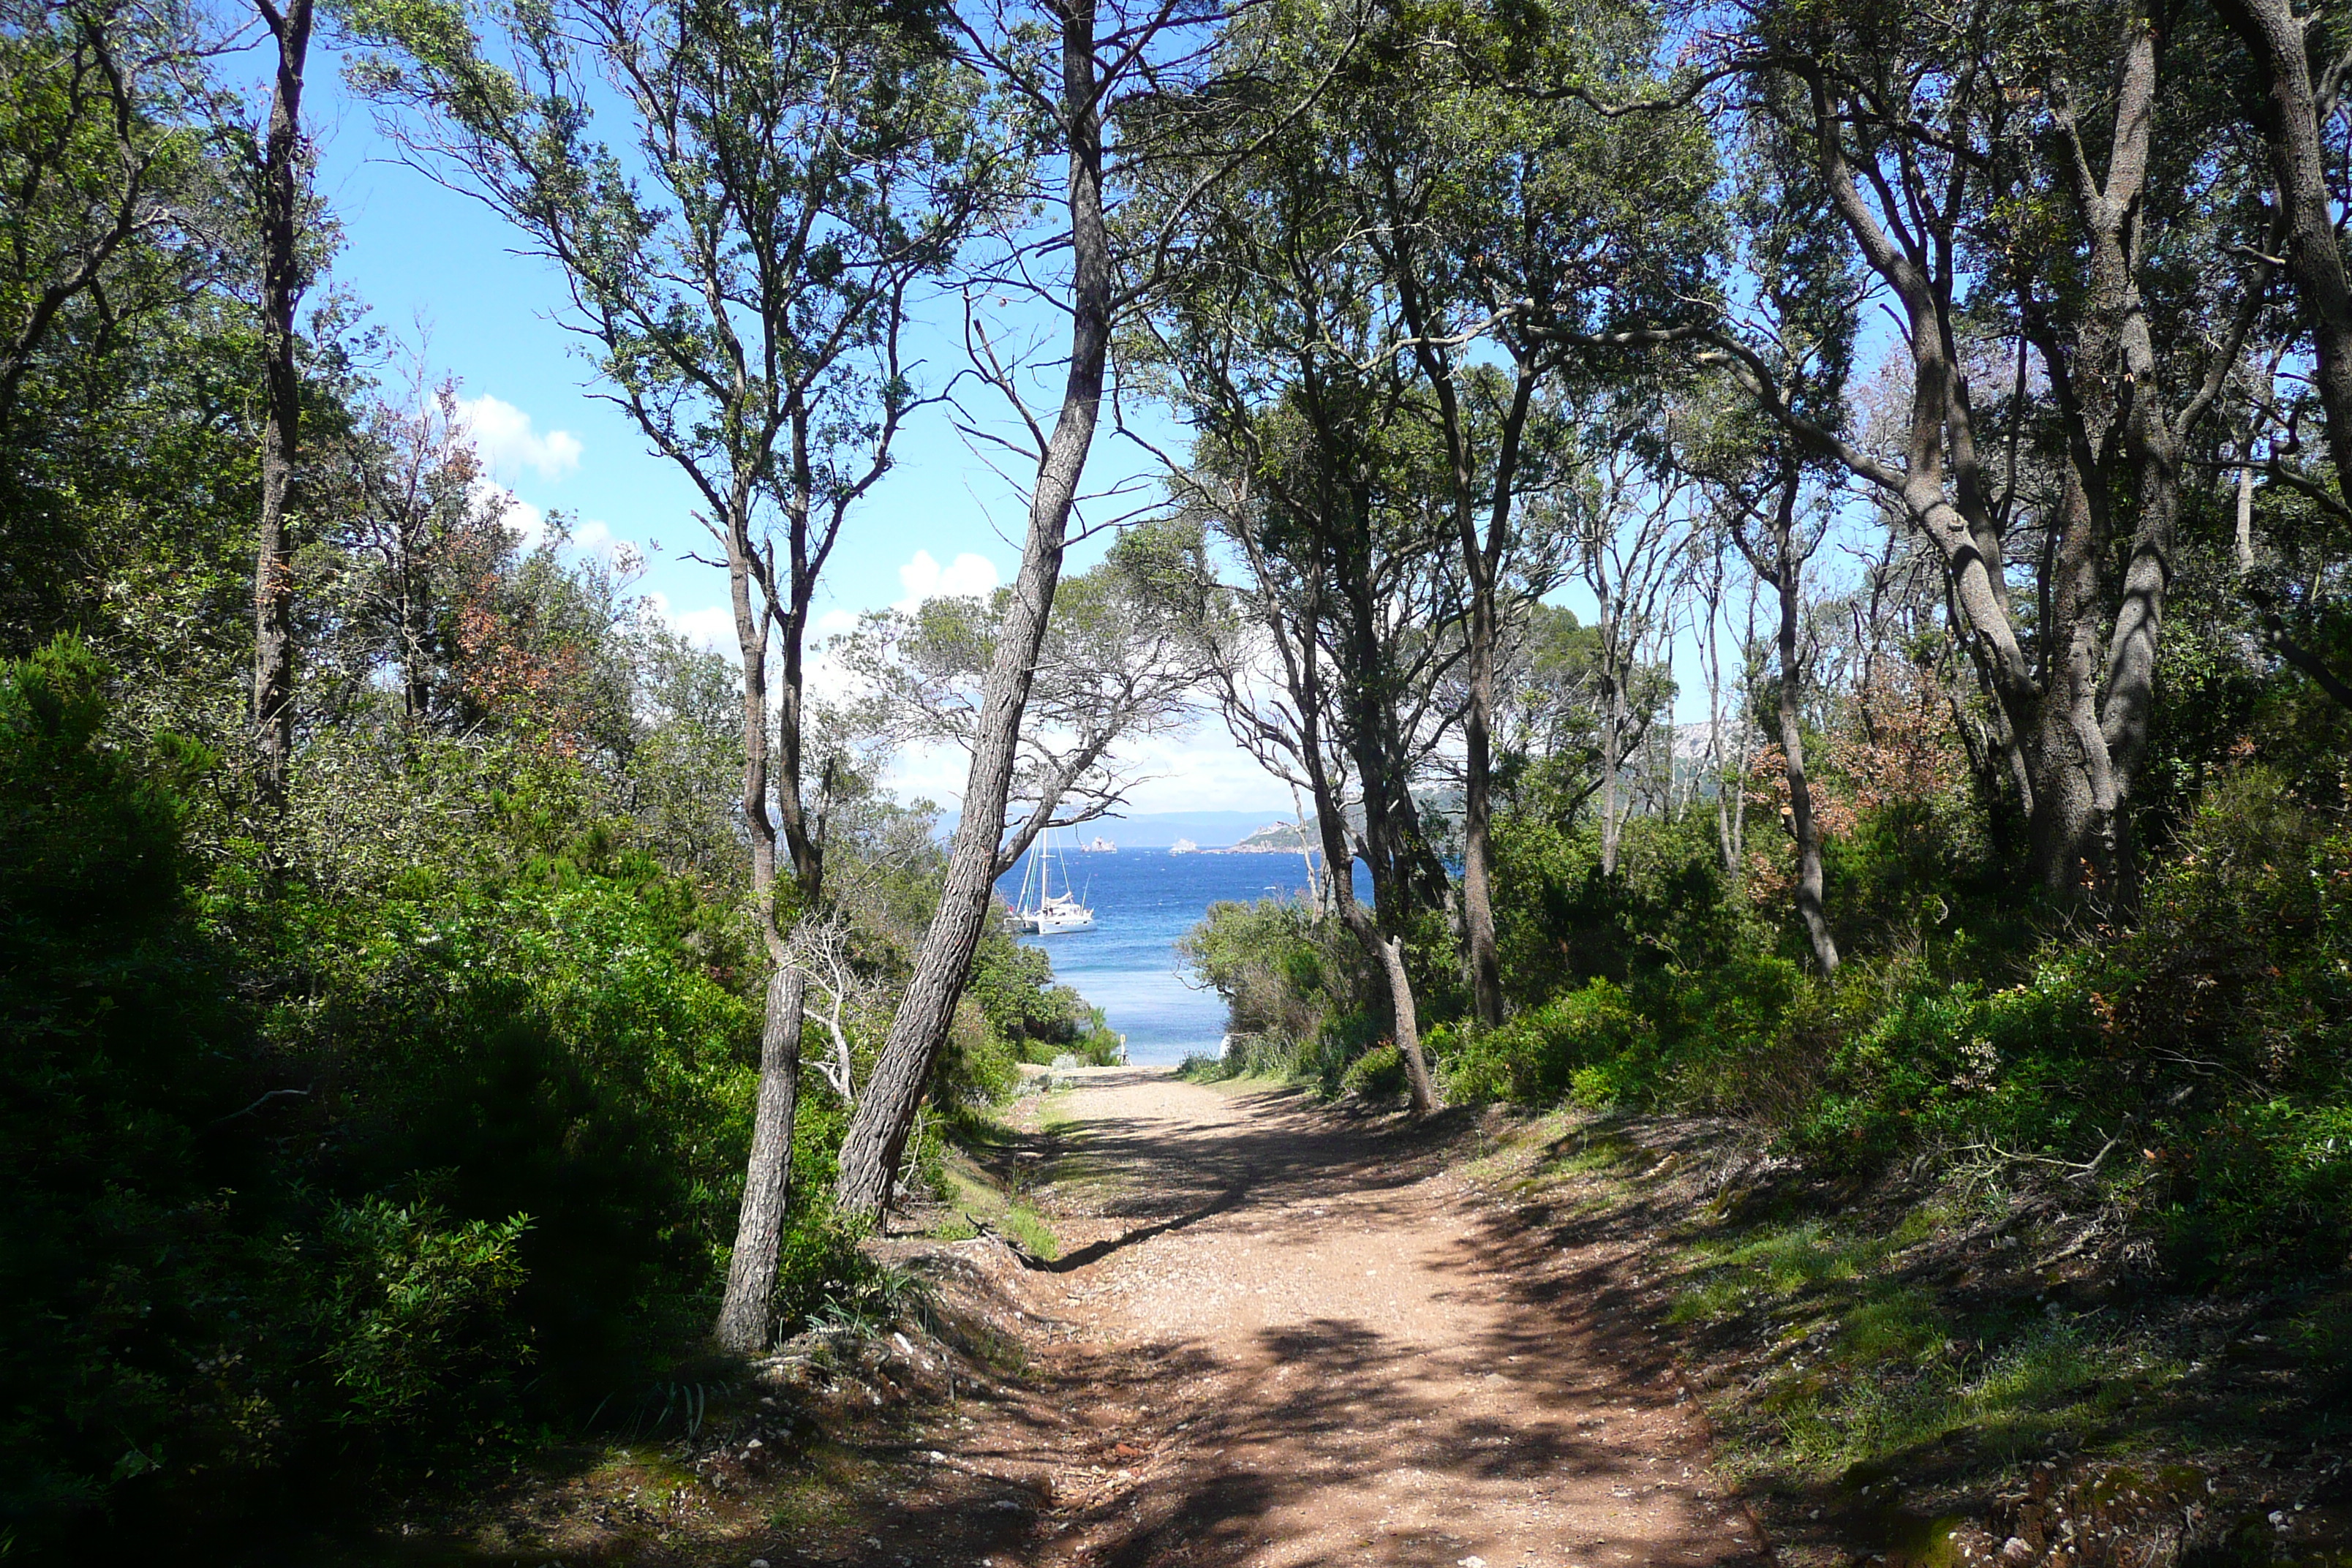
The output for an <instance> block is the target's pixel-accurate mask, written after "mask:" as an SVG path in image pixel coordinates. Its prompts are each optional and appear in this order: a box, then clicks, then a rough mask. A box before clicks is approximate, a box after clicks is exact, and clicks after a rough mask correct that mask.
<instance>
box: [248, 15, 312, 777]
mask: <svg viewBox="0 0 2352 1568" xmlns="http://www.w3.org/2000/svg"><path fill="white" fill-rule="evenodd" d="M257 4H258V5H259V8H260V11H261V16H262V19H263V20H264V21H265V22H267V23H268V26H269V31H270V34H271V37H273V38H274V39H275V40H276V43H277V46H278V74H277V79H276V81H275V84H274V85H273V86H272V88H271V89H270V94H269V126H268V132H267V136H266V140H265V141H264V142H263V144H262V168H261V245H262V263H261V342H262V354H263V359H264V362H265V365H264V372H263V374H264V379H265V386H266V395H267V414H266V416H265V423H264V425H263V428H262V437H261V520H260V525H259V527H258V528H257V531H256V536H257V537H256V548H255V552H254V563H253V714H252V722H253V737H254V747H255V752H256V760H257V762H258V763H259V769H260V784H261V795H262V799H263V801H264V803H265V804H266V805H268V807H269V808H270V810H272V811H273V812H279V811H283V810H284V809H285V807H286V771H287V767H288V764H289V760H290V758H291V757H292V755H293V751H294V577H293V565H292V562H291V560H290V556H291V553H292V552H291V551H290V550H289V546H288V543H287V530H286V497H287V491H288V489H289V488H290V487H291V485H292V484H293V479H294V462H295V451H296V443H297V440H298V438H299V435H300V426H301V417H302V382H301V377H300V375H299V373H298V372H297V370H296V368H295V364H294V310H295V307H296V306H297V305H298V304H299V303H300V301H301V298H302V286H303V277H302V250H301V223H302V188H303V182H302V162H303V159H302V72H303V68H304V67H305V65H306V64H307V62H308V60H309V58H310V5H311V0H288V3H287V5H286V8H285V9H284V10H283V11H282V12H281V11H280V10H278V7H277V6H275V5H271V4H270V0H257Z"/></svg>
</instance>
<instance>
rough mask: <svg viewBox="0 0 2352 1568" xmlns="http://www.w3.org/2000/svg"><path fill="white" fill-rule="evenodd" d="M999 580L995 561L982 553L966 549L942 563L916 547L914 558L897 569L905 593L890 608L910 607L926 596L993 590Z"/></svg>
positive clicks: (902, 608) (926, 551)
mask: <svg viewBox="0 0 2352 1568" xmlns="http://www.w3.org/2000/svg"><path fill="white" fill-rule="evenodd" d="M1002 581H1003V579H1002V578H1000V577H999V576H998V575H997V574H996V563H995V562H993V561H991V560H990V559H989V558H988V557H987V556H985V555H975V554H973V553H972V552H970V551H968V550H967V551H965V552H963V553H962V554H961V555H958V556H957V557H956V558H955V559H954V560H953V561H950V563H947V564H946V565H945V566H942V565H940V563H938V562H937V561H934V560H933V559H931V552H929V551H928V550H918V551H916V552H915V558H914V559H913V560H911V561H909V562H908V563H906V564H905V565H904V566H901V567H899V568H898V585H899V586H900V587H901V588H904V589H905V590H906V591H907V596H906V597H905V598H903V599H901V600H899V601H898V603H897V604H896V605H892V606H891V608H892V609H896V610H912V609H914V608H915V607H916V606H918V605H920V604H921V603H922V602H923V601H924V600H926V599H944V598H950V597H955V598H961V597H966V596H975V595H989V594H992V593H994V592H995V591H996V585H997V584H999V583H1000V582H1002Z"/></svg>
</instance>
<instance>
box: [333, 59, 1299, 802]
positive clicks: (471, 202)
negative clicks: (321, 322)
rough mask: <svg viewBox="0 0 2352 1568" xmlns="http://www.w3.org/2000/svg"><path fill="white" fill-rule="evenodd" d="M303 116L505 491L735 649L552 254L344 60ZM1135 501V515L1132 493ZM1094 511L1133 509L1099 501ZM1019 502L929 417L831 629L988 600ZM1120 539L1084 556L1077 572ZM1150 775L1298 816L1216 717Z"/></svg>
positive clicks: (387, 283) (903, 765) (1127, 452)
mask: <svg viewBox="0 0 2352 1568" xmlns="http://www.w3.org/2000/svg"><path fill="white" fill-rule="evenodd" d="M311 81H312V87H311V90H310V100H309V105H310V108H311V110H312V111H313V121H312V123H313V132H314V134H315V136H316V137H317V139H318V142H319V148H320V165H319V172H318V187H319V190H320V194H321V195H322V196H323V197H324V198H325V200H326V201H327V202H328V203H329V204H330V205H331V207H332V208H333V210H334V213H335V216H336V217H337V219H338V221H339V222H340V223H341V227H342V234H343V248H342V250H341V254H340V255H339V256H337V258H335V261H334V265H333V280H334V281H335V282H336V283H338V284H341V285H342V286H343V287H345V288H348V289H351V290H352V291H353V292H354V293H356V294H357V296H358V297H359V298H360V299H361V300H362V301H364V302H365V304H366V305H367V307H368V309H369V312H370V320H371V321H373V323H374V324H376V325H377V326H379V327H381V328H383V329H384V330H386V331H391V332H393V333H394V334H396V335H397V336H399V337H400V338H401V339H402V340H403V341H404V342H407V343H409V344H410V345H411V346H412V347H413V346H415V345H416V344H418V343H420V342H421V343H422V345H423V348H424V353H425V365H426V369H427V374H429V375H432V376H433V377H435V378H436V379H437V378H438V377H439V376H442V375H445V374H446V375H453V376H455V377H457V379H458V380H459V382H461V383H462V390H461V395H462V396H463V397H465V398H466V399H467V401H468V404H469V405H470V411H471V413H472V414H473V416H474V427H475V435H476V438H477V441H478V444H479V445H480V447H482V449H483V455H484V456H485V458H488V460H489V461H490V462H491V464H492V467H493V471H494V473H495V475H496V478H497V479H498V480H499V482H500V483H501V484H503V485H505V486H507V487H508V488H509V489H511V490H512V491H513V492H514V495H515V496H516V498H517V500H519V501H520V503H522V505H523V506H524V507H527V508H529V509H530V511H529V512H524V513H519V514H518V515H519V516H521V517H523V518H526V519H528V518H529V517H530V516H531V515H533V514H539V515H543V514H545V513H547V512H550V511H556V510H561V511H562V512H563V513H565V514H566V515H567V516H568V517H569V518H570V519H571V521H572V529H573V532H574V537H575V539H576V540H578V541H579V542H580V544H581V545H582V546H583V547H584V548H591V549H610V548H612V546H613V544H614V542H628V543H629V544H631V545H633V546H635V548H636V550H637V551H638V552H640V553H641V554H642V556H643V557H644V559H645V561H646V571H645V574H644V575H643V577H642V578H641V579H640V580H639V584H638V588H639V591H640V592H643V593H645V594H646V595H653V596H656V603H657V604H658V605H659V606H660V607H661V609H662V611H663V613H664V614H665V615H666V616H667V617H668V618H669V620H670V621H671V622H672V624H674V625H676V626H678V627H679V628H680V629H681V630H682V631H685V632H686V633H687V634H688V635H689V636H692V637H696V638H697V639H698V640H699V641H702V642H704V643H706V644H707V645H708V646H711V647H718V648H719V649H721V650H722V651H730V652H731V649H732V647H733V636H734V634H733V630H732V622H731V620H730V618H729V616H728V614H727V612H726V609H725V605H726V579H725V577H724V575H723V574H721V573H720V572H719V571H718V570H716V569H715V568H713V567H710V566H707V565H704V564H701V563H697V562H694V561H691V560H688V559H687V555H688V552H694V553H698V554H703V555H706V556H708V555H709V554H710V553H712V550H711V542H710V540H709V536H708V535H707V534H706V533H704V532H703V531H702V529H701V528H700V526H699V525H698V523H696V522H695V521H694V519H693V510H694V507H695V501H696V499H697V498H696V497H695V496H694V494H693V492H692V490H691V489H690V488H689V487H688V484H687V482H686V480H685V479H684V478H683V477H682V476H681V475H679V474H678V472H677V470H676V468H673V467H672V466H671V465H670V464H669V463H668V462H667V460H666V459H664V458H657V457H656V456H654V455H652V454H651V453H650V452H648V451H647V449H646V443H645V440H644V437H642V436H640V435H639V434H638V433H637V431H636V429H635V426H634V425H632V424H631V423H630V421H629V419H628V418H627V416H625V415H624V414H622V413H621V412H620V411H619V410H617V409H615V408H614V407H613V406H612V405H609V404H606V403H604V402H602V401H600V400H598V399H597V398H596V397H595V396H594V395H593V381H594V378H593V371H592V369H591V366H590V365H589V363H588V362H587V361H586V360H584V359H583V357H582V355H581V353H580V352H579V341H578V340H577V339H576V338H575V337H573V335H572V334H571V333H569V332H567V331H564V330H563V329H562V326H561V325H559V324H558V321H557V316H558V312H559V311H560V310H561V309H562V305H563V302H564V300H563V293H562V281H561V277H560V275H559V273H558V272H557V270H556V269H555V268H554V267H553V266H552V265H551V263H549V262H546V261H544V260H542V259H540V258H535V257H531V256H527V255H520V254H517V236H516V234H515V232H514V231H513V230H512V229H511V228H509V226H508V225H507V224H506V222H505V221H504V220H503V219H502V218H500V217H499V216H498V215H497V214H496V213H494V212H492V211H491V210H490V209H489V208H488V207H487V206H485V205H482V204H481V203H480V202H478V201H476V200H475V199H473V198H472V197H470V196H467V195H461V194H459V193H457V192H455V191H451V190H448V189H446V187H444V186H442V185H440V184H436V183H435V182H434V181H433V180H431V179H429V178H428V177H426V176H425V174H420V173H418V172H417V171H416V170H415V169H412V168H410V167H408V166H406V165H405V164H404V163H401V162H400V161H399V159H398V155H397V153H396V150H395V149H394V148H392V147H391V146H390V145H389V144H388V143H386V142H383V140H382V139H380V138H379V137H378V135H377V134H376V132H375V128H374V122H373V117H372V111H371V110H369V108H368V107H367V106H366V105H365V104H363V103H361V102H358V101H356V100H353V99H352V98H351V97H350V96H349V95H348V94H347V93H345V92H344V90H343V89H342V84H341V79H340V61H337V60H335V59H334V58H333V57H332V56H331V55H329V56H327V57H325V58H322V59H320V60H319V61H317V62H316V63H315V64H314V66H313V69H312V73H311ZM952 309H953V306H952V303H951V302H942V303H941V307H940V310H938V311H936V312H935V314H934V319H933V320H932V321H931V322H929V324H928V325H927V327H926V328H925V330H924V331H921V332H920V333H919V339H918V342H917V344H916V346H915V353H916V354H917V356H918V357H919V358H921V359H922V360H923V361H924V362H925V364H924V367H923V369H922V371H921V372H920V373H919V375H920V377H921V379H922V380H923V381H924V382H925V384H927V385H929V386H931V387H937V386H938V385H940V384H942V383H943V382H944V381H945V380H946V379H947V378H948V377H949V376H950V375H951V374H953V373H954V371H955V370H956V368H957V367H958V366H959V365H961V363H963V361H962V349H961V342H960V340H959V336H958V334H957V333H956V332H955V331H952V330H942V329H952V327H953V324H954V321H955V318H954V317H953V316H952V315H951V314H950V311H951V310H952ZM1149 471H1150V459H1149V458H1146V457H1145V456H1144V454H1142V453H1141V452H1140V451H1139V449H1138V448H1136V447H1132V446H1131V445H1128V444H1125V443H1121V442H1119V441H1118V440H1117V439H1116V438H1115V437H1110V436H1109V435H1108V432H1106V434H1105V436H1104V437H1101V438H1098V439H1097V443H1096V447H1095V455H1094V460H1093V462H1092V464H1091V465H1090V468H1089V478H1088V489H1090V490H1101V489H1107V488H1108V487H1110V486H1112V485H1114V484H1118V483H1121V482H1123V481H1126V482H1132V481H1136V480H1138V479H1140V478H1141V477H1142V476H1144V475H1145V474H1147V473H1148V472H1149ZM1127 504H1130V505H1131V504H1132V502H1131V501H1130V502H1129V503H1127ZM1093 510H1095V511H1096V512H1097V513H1098V514H1099V515H1100V516H1109V515H1112V514H1114V513H1115V512H1117V511H1118V510H1121V508H1120V507H1119V506H1118V505H1116V504H1111V503H1097V506H1096V507H1095V508H1094V509H1093ZM1023 524H1024V515H1023V512H1022V506H1021V501H1020V499H1019V498H1018V497H1017V496H1016V495H1015V494H1014V493H1013V491H1012V489H1010V487H1008V486H1007V485H1006V484H1005V483H1004V482H1003V479H1001V478H1000V477H999V476H998V475H997V474H995V473H994V472H993V471H992V470H991V468H989V466H988V464H987V463H986V462H984V461H983V460H982V458H979V457H977V456H975V455H974V454H973V452H972V451H971V449H970V447H968V446H967V445H966V443H965V441H964V438H963V437H962V436H961V434H959V433H958V432H957V431H956V430H955V428H954V427H953V426H952V425H951V424H950V420H949V417H948V415H947V412H946V410H944V409H943V408H940V407H937V406H934V407H931V408H928V409H925V410H923V411H922V412H921V413H919V415H918V416H916V417H915V418H914V420H913V421H912V422H911V424H910V426H909V427H908V429H907V431H906V432H905V433H904V435H903V437H902V438H901V442H900V445H899V448H898V466H897V468H895V469H894V471H893V472H892V473H891V474H890V476H889V477H888V478H887V479H885V481H884V482H883V483H882V485H881V486H880V487H878V488H877V490H876V491H875V492H874V493H873V494H872V495H871V496H870V497H869V498H868V499H867V500H866V502H865V504H864V505H863V507H862V508H861V509H860V510H859V511H858V512H856V514H854V515H853V518H852V520H851V522H850V525H849V528H848V530H847V531H845V536H844V538H843V540H842V542H841V544H840V546H839V548H838V549H837V551H836V552H835V556H834V558H833V560H832V562H831V563H830V564H829V565H828V568H827V574H826V582H825V585H824V591H823V594H822V595H821V597H820V600H819V611H820V616H821V620H820V625H821V626H825V627H827V628H829V629H840V628H843V627H845V626H847V625H849V624H850V623H851V622H852V621H853V620H854V619H855V617H856V614H857V613H858V612H860V611H864V610H870V609H877V608H880V607H882V606H884V605H891V604H898V603H905V602H908V601H909V600H910V599H913V598H919V597H924V596H929V595H934V594H940V593H976V592H985V591H986V590H988V589H990V588H992V587H993V586H995V585H996V584H999V583H1002V582H1007V581H1010V580H1011V578H1012V576H1013V571H1014V569H1015V568H1016V566H1017V565H1018V564H1019V561H1020V546H1019V542H1020V536H1021V530H1022V527H1023ZM1107 544H1108V538H1107V536H1097V537H1096V538H1094V539H1092V540H1089V541H1087V542H1083V543H1081V544H1079V545H1077V546H1076V548H1074V549H1073V550H1072V551H1071V552H1070V555H1069V558H1068V568H1069V569H1070V570H1074V571H1076V570H1083V569H1085V568H1086V567H1087V565H1089V564H1091V563H1093V562H1094V561H1096V560H1097V559H1099V557H1100V555H1101V552H1102V551H1103V549H1104V548H1105V547H1106V545H1107ZM1137 760H1138V763H1139V771H1140V772H1142V773H1148V774H1152V775H1155V780H1154V782H1152V783H1150V784H1147V785H1145V786H1144V787H1143V788H1142V789H1141V790H1140V791H1139V792H1138V794H1137V796H1136V801H1137V806H1138V809H1139V810H1145V811H1155V810H1177V809H1185V810H1199V809H1231V810H1246V811H1256V810H1259V809H1261V808H1262V809H1264V810H1265V811H1266V812H1267V813H1268V814H1269V815H1270V816H1271V815H1286V814H1287V813H1288V811H1289V796H1288V792H1287V791H1286V789H1284V788H1283V787H1282V786H1280V785H1277V784H1275V783H1274V781H1273V780H1271V779H1268V778H1266V777H1265V775H1264V774H1263V773H1261V772H1260V771H1259V770H1258V768H1257V767H1256V766H1255V763H1251V762H1250V761H1249V760H1248V758H1247V757H1246V756H1244V754H1243V753H1242V752H1239V751H1238V750H1236V749H1234V748H1233V747H1232V746H1231V745H1230V744H1229V743H1228V742H1226V740H1225V737H1224V734H1223V730H1222V728H1221V727H1219V726H1217V725H1216V724H1215V722H1214V721H1211V722H1209V723H1208V724H1206V725H1204V726H1202V728H1201V729H1200V730H1199V731H1196V732H1195V733H1194V734H1192V736H1190V737H1186V738H1184V739H1182V740H1180V741H1174V742H1166V743H1158V744H1150V745H1147V746H1146V747H1145V748H1144V754H1142V755H1141V756H1139V758H1138V759H1137ZM897 782H898V784H899V786H900V787H901V789H902V790H904V791H907V792H908V793H910V794H921V795H929V797H931V798H932V799H935V800H938V801H940V802H941V803H942V804H950V803H951V802H952V800H953V797H954V796H955V795H957V794H958V793H960V791H961V784H962V765H961V758H959V757H950V756H947V755H940V754H919V755H910V756H908V757H905V758H903V759H901V761H900V763H899V765H898V770H897Z"/></svg>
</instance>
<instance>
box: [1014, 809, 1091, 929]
mask: <svg viewBox="0 0 2352 1568" xmlns="http://www.w3.org/2000/svg"><path fill="white" fill-rule="evenodd" d="M1054 860H1055V848H1054V830H1053V829H1052V828H1050V827H1049V828H1047V829H1046V830H1045V832H1043V833H1041V834H1039V835H1038V836H1037V847H1036V848H1035V849H1034V850H1033V851H1031V853H1030V856H1029V866H1028V868H1027V869H1026V870H1024V871H1023V872H1022V873H1021V901H1020V902H1019V903H1018V904H1017V905H1015V906H1014V907H1013V924H1014V925H1016V926H1018V927H1020V928H1021V929H1022V930H1023V931H1034V932H1036V933H1037V934H1038V935H1039V936H1052V935H1053V934H1055V932H1056V931H1089V930H1091V929H1093V926H1094V923H1095V911H1094V910H1092V909H1091V908H1089V907H1088V906H1087V902H1086V900H1083V899H1081V898H1079V897H1078V895H1077V893H1076V890H1074V889H1072V888H1071V886H1070V868H1069V866H1068V865H1067V863H1065V864H1064V865H1063V867H1062V890H1061V891H1060V892H1058V893H1056V892H1055V891H1054ZM1033 893H1034V898H1035V901H1034V903H1033V902H1032V901H1031V898H1032V895H1033Z"/></svg>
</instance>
